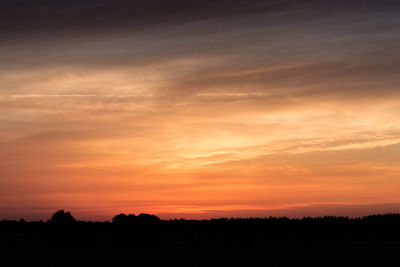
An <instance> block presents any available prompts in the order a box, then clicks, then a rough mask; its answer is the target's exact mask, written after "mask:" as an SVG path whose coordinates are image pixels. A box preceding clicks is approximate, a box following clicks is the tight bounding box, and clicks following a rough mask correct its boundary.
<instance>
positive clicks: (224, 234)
mask: <svg viewBox="0 0 400 267" xmlns="http://www.w3.org/2000/svg"><path fill="white" fill-rule="evenodd" d="M0 237H1V238H0V249H1V252H3V253H4V252H5V253H4V254H5V255H7V256H8V257H12V259H13V260H14V265H15V266H17V265H19V264H21V265H23V264H26V263H29V264H32V262H35V264H40V265H42V266H254V265H256V264H259V263H261V264H260V265H262V266H360V265H361V264H363V265H366V264H372V263H373V264H376V265H385V264H388V263H389V262H390V261H391V260H393V259H395V255H397V253H398V251H400V214H385V215H374V216H367V217H363V218H354V219H351V218H347V217H318V218H303V219H288V218H249V219H240V218H237V219H225V218H223V219H212V220H183V219H181V220H176V219H175V220H160V219H159V218H158V217H157V216H155V215H150V214H140V215H138V216H135V215H133V214H129V215H125V214H119V215H116V216H115V217H114V218H113V219H112V223H110V222H87V221H77V220H75V219H74V217H73V216H72V215H71V214H70V213H69V212H64V211H63V210H60V211H57V212H56V213H55V214H54V215H53V216H52V217H51V218H50V219H49V220H48V221H47V222H43V221H38V222H26V221H24V220H20V221H10V220H3V221H0ZM21 255H22V256H21ZM60 258H62V260H60ZM257 266H258V265H257Z"/></svg>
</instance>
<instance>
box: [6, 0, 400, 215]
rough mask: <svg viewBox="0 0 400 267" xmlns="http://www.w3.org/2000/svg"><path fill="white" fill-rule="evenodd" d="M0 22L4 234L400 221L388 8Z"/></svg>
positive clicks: (15, 14)
mask: <svg viewBox="0 0 400 267" xmlns="http://www.w3.org/2000/svg"><path fill="white" fill-rule="evenodd" d="M0 8H1V9H0V219H19V218H21V217H24V218H26V219H34V220H36V219H47V218H48V217H49V216H50V215H51V214H52V213H53V212H55V211H56V210H58V209H65V210H69V211H71V213H72V214H73V215H74V216H75V217H76V218H78V219H85V220H86V219H91V220H110V219H111V218H112V216H114V215H115V214H118V213H121V212H123V213H135V214H138V213H142V212H145V213H152V214H156V215H158V216H160V217H161V218H163V219H168V218H175V217H177V218H182V217H183V218H211V217H250V216H253V217H265V216H288V217H301V216H321V215H346V216H361V215H368V214H373V213H385V212H400V1H395V0H337V1H334V0H331V1H329V0H264V1H261V0H254V1H249V0H247V1H245V0H215V1H194V0H191V1H187V0H186V1H185V0H170V1H167V0H132V1H128V0H116V1H106V0H98V1H90V0H81V1H73V0H5V1H1V4H0Z"/></svg>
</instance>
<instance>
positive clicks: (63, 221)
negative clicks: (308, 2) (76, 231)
mask: <svg viewBox="0 0 400 267" xmlns="http://www.w3.org/2000/svg"><path fill="white" fill-rule="evenodd" d="M75 221H76V220H75V218H74V217H73V216H72V215H71V213H70V212H69V211H67V212H65V211H64V210H59V211H57V212H56V213H54V214H53V216H51V218H50V220H49V222H50V223H53V224H56V225H72V224H73V223H74V222H75Z"/></svg>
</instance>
